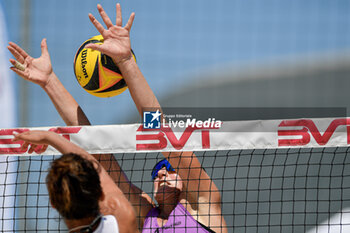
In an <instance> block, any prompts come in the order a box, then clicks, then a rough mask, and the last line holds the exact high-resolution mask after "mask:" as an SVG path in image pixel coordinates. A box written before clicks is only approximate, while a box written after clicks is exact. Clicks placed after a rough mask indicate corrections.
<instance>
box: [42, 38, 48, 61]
mask: <svg viewBox="0 0 350 233" xmlns="http://www.w3.org/2000/svg"><path fill="white" fill-rule="evenodd" d="M40 47H41V55H42V56H44V57H50V54H49V50H48V49H47V43H46V38H44V39H43V40H42V41H41V45H40Z"/></svg>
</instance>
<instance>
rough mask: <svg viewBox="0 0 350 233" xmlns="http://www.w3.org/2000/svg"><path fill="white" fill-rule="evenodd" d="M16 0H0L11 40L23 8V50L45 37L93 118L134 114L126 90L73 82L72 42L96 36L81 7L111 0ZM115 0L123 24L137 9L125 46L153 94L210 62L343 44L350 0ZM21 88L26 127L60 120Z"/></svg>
mask: <svg viewBox="0 0 350 233" xmlns="http://www.w3.org/2000/svg"><path fill="white" fill-rule="evenodd" d="M22 2H23V1H20V0H2V4H3V6H4V9H5V15H6V17H7V25H8V31H9V38H10V40H12V41H14V42H16V43H19V44H21V43H22V36H21V30H22V27H23V25H24V24H23V17H22V13H23V11H25V10H28V12H29V13H30V17H29V25H30V35H29V46H30V48H29V49H30V50H29V51H28V52H29V53H30V54H31V55H32V56H34V57H37V56H39V55H40V41H41V39H42V38H44V37H46V38H47V39H48V46H49V51H50V53H51V57H52V63H53V67H54V71H55V72H56V74H57V75H58V76H59V78H60V79H61V81H62V82H63V84H64V85H65V86H66V87H67V89H68V90H69V91H70V92H71V93H72V94H73V96H74V97H75V98H76V99H77V101H78V102H79V103H80V104H81V106H82V108H83V109H84V110H85V113H86V114H87V115H88V117H89V118H90V120H91V122H92V123H93V124H113V123H123V122H125V121H127V118H128V117H130V116H131V115H132V114H136V109H135V107H134V106H133V102H132V100H131V97H130V95H129V93H128V92H125V93H123V94H121V95H119V96H117V97H113V98H109V99H100V98H97V97H94V96H91V95H89V94H88V93H86V92H85V91H84V90H83V89H82V88H80V86H79V85H78V83H77V81H76V80H75V77H74V74H73V58H74V55H75V52H76V50H77V48H78V47H79V46H80V44H81V43H82V42H83V41H85V40H86V39H88V38H89V37H92V36H94V35H96V34H97V31H96V29H95V28H94V27H93V26H92V24H91V23H90V21H89V19H88V13H93V14H94V15H96V16H98V12H97V10H96V4H97V3H101V4H102V6H103V7H104V8H105V9H106V11H107V13H108V14H109V16H110V17H111V18H113V19H114V18H115V3H116V2H114V1H110V0H108V1H107V0H103V1H95V0H50V1H47V0H31V1H30V8H28V9H23V7H22ZM120 3H121V6H122V10H123V17H124V22H125V21H126V20H127V18H128V16H129V15H130V13H131V12H132V11H134V12H135V13H136V18H135V21H134V26H133V29H132V33H131V38H132V47H133V50H134V51H135V53H136V57H137V60H138V64H139V66H140V68H141V70H142V71H143V73H144V75H145V76H146V78H147V80H148V81H149V83H150V85H151V87H152V88H153V90H154V91H155V93H156V95H157V96H158V97H159V98H160V100H161V98H162V97H165V96H167V94H168V93H169V92H172V93H173V92H176V91H177V90H180V89H181V88H183V87H185V86H186V85H187V84H189V83H191V84H192V85H193V84H196V82H201V81H202V80H200V79H191V77H193V76H195V75H196V74H203V73H205V71H206V69H209V68H210V67H213V66H216V65H220V64H232V65H239V64H252V65H254V64H257V63H264V62H266V61H269V60H273V59H275V60H278V59H281V58H285V57H299V56H304V55H305V56H308V55H310V54H323V53H328V52H339V51H346V50H349V48H350V14H349V12H350V1H347V0H307V1H305V0H293V1H290V0H264V1H262V0H218V1H209V0H191V1H189V0H176V1H165V0H152V1H144V0H130V1H120ZM3 46H5V45H3ZM203 78H215V77H203ZM17 79H18V77H17ZM28 88H29V89H28V91H29V95H28V97H27V100H28V106H29V108H28V109H29V110H28V124H29V125H26V126H48V125H64V123H63V121H62V120H61V119H60V118H59V116H58V114H57V113H56V111H55V109H54V107H53V106H52V104H51V102H50V100H49V98H48V97H47V96H46V95H45V93H44V92H43V91H42V90H41V89H40V88H39V87H37V86H35V85H28ZM17 91H18V89H17Z"/></svg>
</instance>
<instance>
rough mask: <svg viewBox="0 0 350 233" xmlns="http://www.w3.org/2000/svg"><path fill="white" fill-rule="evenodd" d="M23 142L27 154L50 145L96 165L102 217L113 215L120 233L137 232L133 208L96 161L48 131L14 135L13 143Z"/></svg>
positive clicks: (64, 139)
mask: <svg viewBox="0 0 350 233" xmlns="http://www.w3.org/2000/svg"><path fill="white" fill-rule="evenodd" d="M21 140H23V141H25V143H23V145H22V149H24V150H27V149H28V147H29V146H30V149H29V152H32V151H34V150H36V147H39V146H41V144H44V145H51V146H52V147H54V148H55V149H57V150H58V151H59V152H61V153H62V154H69V153H74V154H78V155H80V156H82V157H83V158H85V159H87V160H90V161H92V162H93V163H94V164H96V167H95V168H96V169H97V171H98V173H99V176H100V181H101V187H102V190H103V193H104V197H103V198H102V200H100V209H101V212H102V214H104V215H108V214H110V215H114V216H115V217H116V219H117V220H118V224H119V228H120V232H125V233H126V232H137V231H138V230H137V225H136V216H135V212H134V209H133V207H132V206H131V205H130V203H129V201H128V200H127V198H126V197H125V196H124V195H123V193H122V191H121V190H120V189H119V188H118V187H117V186H116V184H115V183H114V181H113V180H112V179H111V177H110V176H109V175H108V173H107V172H106V170H105V169H104V168H103V167H102V166H99V163H98V161H97V160H96V159H95V158H94V157H93V156H92V155H90V154H89V153H87V152H86V151H85V150H83V149H82V148H80V147H79V146H77V145H75V144H73V143H72V142H70V141H68V140H67V139H66V138H64V137H62V136H60V135H58V134H56V133H54V132H50V131H27V132H24V133H21V134H17V135H15V138H14V141H21Z"/></svg>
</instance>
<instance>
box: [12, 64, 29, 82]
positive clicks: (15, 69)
mask: <svg viewBox="0 0 350 233" xmlns="http://www.w3.org/2000/svg"><path fill="white" fill-rule="evenodd" d="M11 63H12V62H11ZM10 69H11V70H12V71H13V72H15V73H16V74H18V75H19V76H21V77H22V78H25V79H28V73H27V72H25V71H22V70H20V69H18V68H16V67H15V66H12V67H10Z"/></svg>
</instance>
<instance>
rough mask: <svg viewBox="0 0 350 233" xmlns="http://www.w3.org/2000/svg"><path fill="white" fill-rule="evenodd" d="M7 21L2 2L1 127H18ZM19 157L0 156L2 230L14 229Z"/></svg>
mask: <svg viewBox="0 0 350 233" xmlns="http://www.w3.org/2000/svg"><path fill="white" fill-rule="evenodd" d="M7 44H8V39H7V29H6V21H5V16H4V11H3V9H2V6H1V4H0V129H2V128H13V127H16V119H17V118H16V113H15V111H16V110H15V109H16V106H15V93H14V87H13V79H14V78H15V77H14V75H13V73H12V71H11V70H10V69H9V67H10V65H11V64H10V62H9V61H8V59H9V52H8V51H7V49H6V45H7ZM16 168H17V158H15V157H12V158H6V157H0V170H1V171H7V173H3V174H2V175H0V204H1V205H3V206H2V208H3V210H6V211H1V212H0V231H1V232H6V231H12V230H13V226H14V222H13V221H14V218H15V216H14V215H15V214H16V213H15V209H14V208H13V207H14V206H15V198H14V193H15V190H16V188H15V185H13V184H14V183H15V181H16V173H14V172H13V171H15V170H16Z"/></svg>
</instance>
